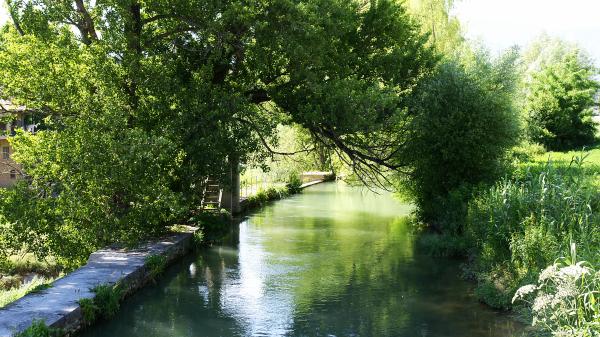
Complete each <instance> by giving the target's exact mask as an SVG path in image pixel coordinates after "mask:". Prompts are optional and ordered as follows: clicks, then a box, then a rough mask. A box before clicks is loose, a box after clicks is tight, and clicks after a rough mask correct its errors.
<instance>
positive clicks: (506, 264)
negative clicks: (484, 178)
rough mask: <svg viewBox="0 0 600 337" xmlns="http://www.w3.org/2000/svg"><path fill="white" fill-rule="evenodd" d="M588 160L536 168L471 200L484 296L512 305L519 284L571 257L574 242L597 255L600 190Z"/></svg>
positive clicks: (469, 223) (470, 224)
mask: <svg viewBox="0 0 600 337" xmlns="http://www.w3.org/2000/svg"><path fill="white" fill-rule="evenodd" d="M583 162H584V158H575V159H574V160H573V161H572V162H571V163H570V164H568V165H555V164H552V163H550V162H548V163H546V164H545V165H542V166H537V167H531V168H530V169H528V170H526V171H525V172H521V174H517V175H516V178H506V179H504V180H502V181H501V182H499V183H498V184H496V185H495V186H494V187H492V188H490V189H488V190H486V191H483V192H482V193H479V194H478V195H476V196H475V197H474V198H473V200H471V202H470V204H469V208H468V217H467V220H466V236H467V238H468V241H470V245H471V247H472V248H471V255H472V256H474V257H475V263H474V264H473V270H472V271H473V272H474V273H473V274H474V276H475V278H476V279H477V281H478V287H477V290H476V292H477V294H478V295H479V296H480V297H481V298H482V300H484V301H485V302H487V303H488V304H491V305H492V306H495V307H499V308H508V307H510V306H511V298H512V295H513V294H514V292H515V291H516V290H517V288H519V287H520V286H522V285H524V284H526V283H531V282H534V281H535V280H536V279H537V277H538V275H539V273H540V272H541V270H542V269H544V268H546V266H548V265H550V264H552V263H553V261H555V259H556V258H557V257H560V256H567V255H568V254H569V249H570V243H571V242H574V243H575V244H577V246H578V247H580V252H581V253H582V255H583V256H585V257H586V258H588V259H591V260H596V259H597V258H598V247H599V244H600V233H599V229H598V225H597V224H598V223H600V215H599V213H598V211H599V210H600V193H598V191H597V189H596V188H595V187H594V184H593V177H591V176H589V175H587V174H586V173H585V172H584V170H583V168H582V167H583Z"/></svg>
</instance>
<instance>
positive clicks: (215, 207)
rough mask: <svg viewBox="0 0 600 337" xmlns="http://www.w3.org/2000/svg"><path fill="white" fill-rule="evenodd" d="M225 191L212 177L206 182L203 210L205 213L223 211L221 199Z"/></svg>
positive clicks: (202, 203)
mask: <svg viewBox="0 0 600 337" xmlns="http://www.w3.org/2000/svg"><path fill="white" fill-rule="evenodd" d="M222 197H223V189H222V188H221V186H220V185H219V182H218V181H216V180H214V179H212V178H211V177H208V178H206V181H205V182H204V193H203V194H202V202H201V208H202V210H203V211H205V212H219V211H220V210H221V198H222Z"/></svg>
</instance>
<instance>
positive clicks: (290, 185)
mask: <svg viewBox="0 0 600 337" xmlns="http://www.w3.org/2000/svg"><path fill="white" fill-rule="evenodd" d="M285 186H286V187H287V189H288V192H289V193H290V194H296V193H299V192H300V191H301V190H300V186H302V179H300V175H299V174H298V173H296V172H293V173H290V176H289V177H288V180H287V183H286V185H285Z"/></svg>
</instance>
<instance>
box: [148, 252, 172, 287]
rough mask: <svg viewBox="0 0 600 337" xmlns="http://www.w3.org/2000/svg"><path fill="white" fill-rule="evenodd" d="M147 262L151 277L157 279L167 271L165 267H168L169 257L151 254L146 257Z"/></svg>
mask: <svg viewBox="0 0 600 337" xmlns="http://www.w3.org/2000/svg"><path fill="white" fill-rule="evenodd" d="M145 264H146V268H147V270H148V275H149V277H150V279H151V280H153V281H155V280H156V278H157V277H158V276H159V275H160V274H162V273H163V272H164V271H165V268H166V267H167V257H166V256H164V255H160V254H156V255H150V256H148V257H146V262H145Z"/></svg>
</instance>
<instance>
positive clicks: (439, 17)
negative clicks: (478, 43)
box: [407, 0, 465, 55]
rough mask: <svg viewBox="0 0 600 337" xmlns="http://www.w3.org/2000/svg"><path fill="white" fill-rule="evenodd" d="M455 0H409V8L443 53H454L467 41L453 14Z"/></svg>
mask: <svg viewBox="0 0 600 337" xmlns="http://www.w3.org/2000/svg"><path fill="white" fill-rule="evenodd" d="M454 2H455V1H454V0H409V1H407V4H408V8H409V10H410V11H411V12H412V13H414V15H415V16H416V18H417V19H418V20H419V23H421V26H422V29H423V30H424V31H425V32H426V33H428V34H429V39H430V42H431V43H432V44H433V45H434V46H435V47H436V48H437V49H438V50H439V51H440V52H442V53H445V54H447V55H452V54H453V53H454V52H456V48H460V46H461V45H462V44H463V43H464V42H465V39H464V37H463V36H462V29H461V26H460V22H459V20H458V18H457V17H456V16H453V15H452V14H451V12H452V9H453V6H454Z"/></svg>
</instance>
